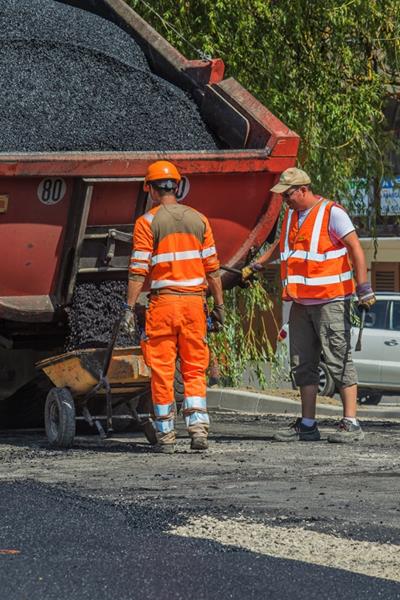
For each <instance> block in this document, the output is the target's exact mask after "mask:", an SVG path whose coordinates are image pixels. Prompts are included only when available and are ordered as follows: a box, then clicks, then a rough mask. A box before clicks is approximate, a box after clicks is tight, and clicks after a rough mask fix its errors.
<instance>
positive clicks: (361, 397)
mask: <svg viewBox="0 0 400 600" xmlns="http://www.w3.org/2000/svg"><path fill="white" fill-rule="evenodd" d="M382 396H383V394H382V392H371V391H370V392H368V391H362V390H361V392H359V394H358V403H359V404H369V405H370V406H376V405H377V404H379V402H380V401H381V400H382Z"/></svg>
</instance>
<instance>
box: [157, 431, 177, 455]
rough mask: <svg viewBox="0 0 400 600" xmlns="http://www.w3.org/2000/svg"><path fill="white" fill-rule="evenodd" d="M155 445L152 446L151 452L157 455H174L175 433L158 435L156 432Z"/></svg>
mask: <svg viewBox="0 0 400 600" xmlns="http://www.w3.org/2000/svg"><path fill="white" fill-rule="evenodd" d="M156 436H157V443H156V444H154V446H153V451H154V452H156V453H157V454H174V453H175V451H176V445H175V442H176V434H175V431H169V432H168V433H159V432H158V431H157V433H156Z"/></svg>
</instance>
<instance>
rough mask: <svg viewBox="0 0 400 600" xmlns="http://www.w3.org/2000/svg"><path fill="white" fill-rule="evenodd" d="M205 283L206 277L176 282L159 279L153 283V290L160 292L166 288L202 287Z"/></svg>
mask: <svg viewBox="0 0 400 600" xmlns="http://www.w3.org/2000/svg"><path fill="white" fill-rule="evenodd" d="M203 283H204V277H196V278H195V279H179V280H178V281H174V280H173V279H158V280H155V281H152V282H151V289H152V290H158V289H160V288H164V287H192V286H196V285H202V284H203Z"/></svg>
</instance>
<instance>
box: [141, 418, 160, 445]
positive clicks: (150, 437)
mask: <svg viewBox="0 0 400 600" xmlns="http://www.w3.org/2000/svg"><path fill="white" fill-rule="evenodd" d="M142 431H143V433H144V435H145V437H146V440H147V441H148V442H149V444H150V445H151V446H154V445H155V444H157V435H156V428H155V425H154V422H153V421H152V420H151V419H149V420H148V421H146V422H145V423H142Z"/></svg>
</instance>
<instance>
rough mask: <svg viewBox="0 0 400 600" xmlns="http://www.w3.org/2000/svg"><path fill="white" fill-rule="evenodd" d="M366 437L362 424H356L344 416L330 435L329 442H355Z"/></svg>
mask: <svg viewBox="0 0 400 600" xmlns="http://www.w3.org/2000/svg"><path fill="white" fill-rule="evenodd" d="M364 437H365V435H364V432H363V430H362V429H361V425H360V424H359V423H357V425H354V423H352V422H351V421H349V419H346V417H343V419H341V421H339V423H338V426H337V429H336V431H335V433H332V434H331V435H328V442H331V443H333V444H352V443H353V442H361V440H363V439H364Z"/></svg>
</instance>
